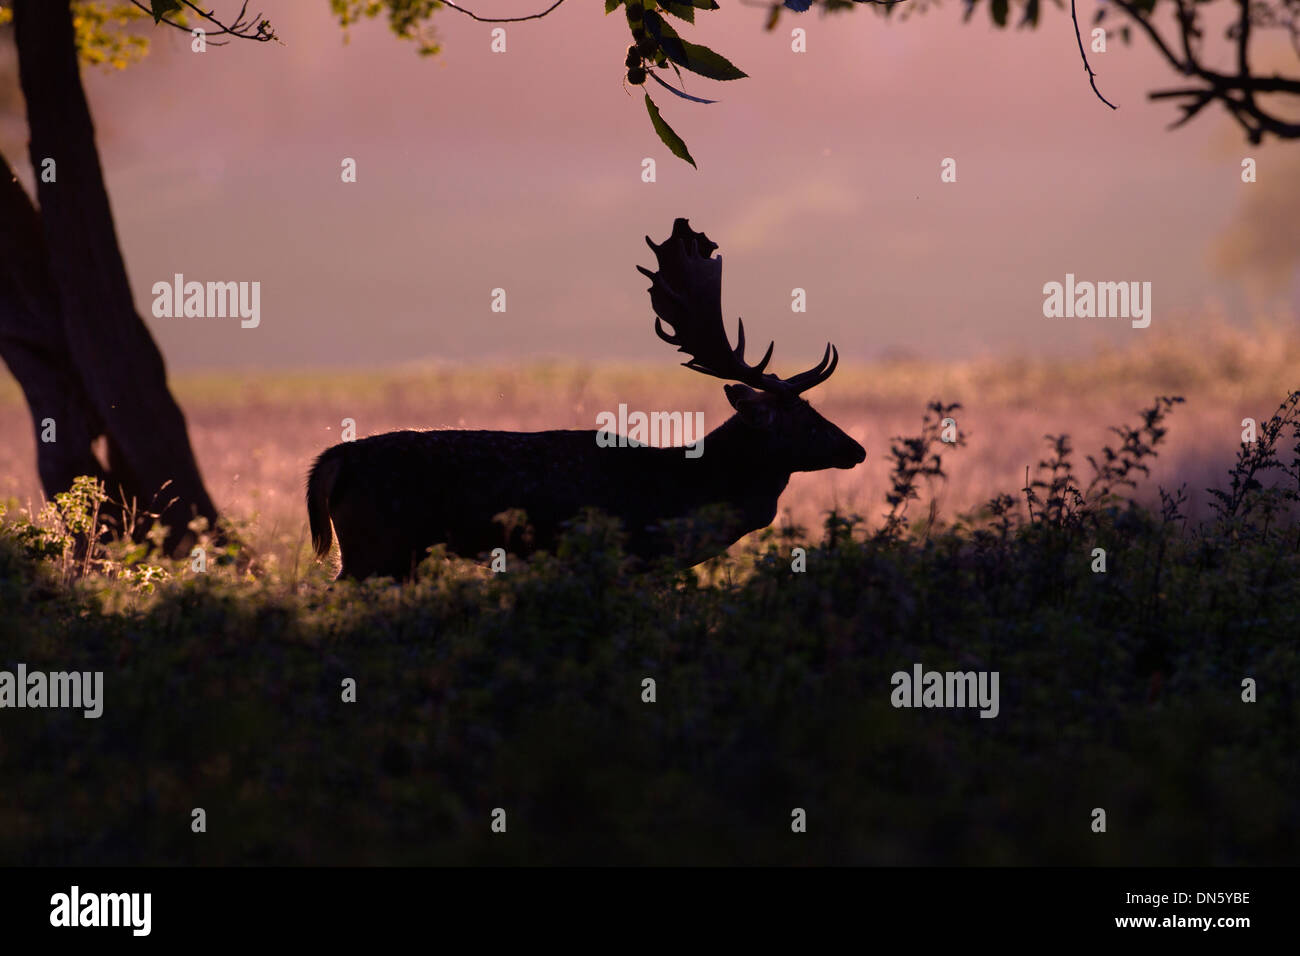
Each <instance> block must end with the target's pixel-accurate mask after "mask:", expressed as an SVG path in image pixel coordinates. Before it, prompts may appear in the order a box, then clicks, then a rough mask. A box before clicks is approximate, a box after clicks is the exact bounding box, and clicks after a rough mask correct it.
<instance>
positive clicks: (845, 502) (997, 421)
mask: <svg viewBox="0 0 1300 956" xmlns="http://www.w3.org/2000/svg"><path fill="white" fill-rule="evenodd" d="M1137 338H1138V340H1139V346H1137V347H1135V348H1134V349H1132V350H1129V351H1102V352H1098V353H1097V354H1095V355H1093V356H1091V357H1089V358H1085V359H1082V360H1078V359H1076V360H1059V361H1045V360H1030V359H1017V358H1013V357H1005V356H1001V357H989V358H985V359H977V360H971V361H966V362H956V363H948V364H932V363H925V362H915V361H898V362H891V363H885V364H877V365H857V366H855V365H851V364H847V363H841V365H840V368H839V369H838V370H837V371H836V373H835V376H834V377H833V378H832V379H831V380H830V381H829V382H827V383H826V384H824V385H822V386H819V387H818V388H817V389H816V390H815V391H814V392H812V393H810V395H809V397H810V399H811V401H812V402H813V404H814V405H815V406H816V407H817V409H818V410H819V411H821V412H822V413H823V414H824V415H825V416H826V417H827V418H829V419H830V420H831V421H833V422H835V423H836V424H838V425H840V427H842V428H843V429H844V430H845V431H847V432H848V433H849V434H850V435H851V436H852V437H853V438H855V439H857V440H858V441H859V442H861V443H862V444H863V446H864V447H865V448H866V449H867V461H866V462H865V463H864V464H863V465H861V466H860V467H858V468H856V469H854V470H853V471H852V472H851V473H845V472H823V473H820V474H812V475H795V476H794V478H793V479H792V481H791V484H790V487H789V489H788V490H787V491H786V493H785V495H784V496H783V498H782V502H781V504H782V509H783V511H785V512H788V514H789V517H790V519H791V520H793V521H795V522H796V523H798V524H801V525H805V526H811V527H816V526H818V525H819V524H820V523H821V520H822V517H823V515H824V514H825V512H826V511H827V510H828V509H829V508H831V507H836V506H838V507H839V508H841V509H842V510H847V511H858V512H860V513H861V514H863V515H865V516H868V517H869V518H871V519H872V520H875V519H877V518H878V517H879V515H880V513H881V509H882V508H883V507H884V502H885V492H886V491H887V489H888V481H889V462H888V460H887V457H888V456H887V452H888V444H889V439H890V438H891V437H892V436H895V435H904V434H911V433H913V432H914V431H915V429H916V427H917V425H918V423H919V421H920V417H921V414H922V412H923V410H924V408H925V404H926V403H927V402H928V401H930V400H932V399H941V400H943V401H945V402H959V403H961V405H962V409H961V411H960V413H959V414H958V415H957V420H958V424H959V426H960V427H961V430H962V432H963V433H965V434H966V435H967V436H968V444H967V446H966V447H965V448H963V449H961V450H960V451H957V452H954V453H953V454H952V456H951V457H950V459H949V462H948V473H949V477H948V480H947V481H946V482H945V483H943V484H942V485H939V486H936V487H934V489H933V492H934V494H935V495H936V497H937V498H938V501H939V503H940V507H941V509H942V512H943V514H945V515H947V516H948V517H949V518H952V517H954V516H956V515H957V514H959V513H962V512H964V511H967V510H969V509H971V508H974V507H977V506H978V505H980V504H982V503H983V502H985V501H986V500H988V499H989V498H991V497H993V496H994V495H995V494H998V493H1000V492H1003V491H1015V490H1016V489H1018V488H1020V487H1022V486H1023V485H1024V481H1025V468H1026V466H1036V465H1037V463H1038V462H1039V461H1040V460H1041V459H1042V458H1043V457H1044V454H1045V451H1046V449H1047V445H1046V443H1045V442H1044V440H1043V436H1044V435H1046V434H1060V433H1067V434H1069V435H1070V436H1071V437H1072V438H1073V440H1074V444H1075V447H1076V448H1078V449H1080V451H1081V453H1083V452H1088V451H1091V450H1093V449H1096V448H1098V447H1100V445H1101V443H1102V442H1104V441H1105V440H1106V439H1107V438H1108V437H1110V435H1109V431H1108V430H1109V429H1110V428H1111V427H1112V426H1114V425H1116V424H1118V423H1120V422H1124V421H1128V420H1129V419H1130V418H1131V417H1132V415H1133V414H1134V413H1135V412H1136V411H1137V409H1138V408H1140V407H1142V406H1144V405H1145V404H1146V403H1148V402H1149V401H1150V400H1151V398H1152V396H1154V395H1157V394H1165V395H1182V396H1185V397H1186V398H1187V403H1186V404H1185V405H1184V406H1182V407H1181V408H1180V409H1179V412H1178V414H1177V415H1175V416H1174V417H1173V418H1172V420H1171V421H1170V423H1169V429H1170V434H1169V438H1168V440H1167V442H1166V447H1165V449H1164V451H1163V453H1162V455H1161V457H1160V459H1159V460H1158V461H1157V462H1155V463H1154V465H1153V470H1152V475H1151V482H1150V483H1149V484H1148V485H1147V486H1145V487H1144V488H1142V489H1139V497H1142V498H1144V500H1152V499H1153V498H1154V496H1155V487H1156V485H1157V484H1161V483H1163V484H1165V485H1166V486H1175V487H1176V486H1177V485H1179V484H1180V483H1182V482H1184V481H1185V482H1187V484H1188V491H1189V496H1190V501H1189V504H1188V512H1189V514H1190V515H1191V516H1192V517H1193V518H1199V517H1203V516H1204V514H1205V508H1206V504H1207V499H1206V495H1205V494H1204V489H1205V488H1206V487H1207V486H1209V485H1210V484H1212V483H1213V482H1215V481H1218V480H1221V479H1222V477H1223V475H1224V474H1225V471H1226V469H1227V467H1228V466H1229V464H1230V463H1231V461H1232V458H1233V456H1234V455H1235V453H1236V448H1237V444H1238V442H1239V441H1240V439H1241V420H1242V419H1243V418H1245V417H1247V416H1249V417H1253V418H1255V419H1257V420H1262V419H1263V418H1265V417H1267V416H1268V415H1269V414H1270V413H1271V412H1272V411H1273V409H1274V408H1276V406H1277V404H1278V402H1279V401H1280V399H1281V397H1282V396H1284V395H1285V394H1286V393H1287V391H1288V390H1289V389H1291V388H1294V387H1296V385H1297V381H1298V380H1300V372H1298V370H1300V335H1298V334H1296V329H1295V326H1294V324H1293V323H1291V324H1286V323H1273V324H1262V325H1259V326H1257V327H1254V328H1252V329H1248V330H1240V329H1236V328H1233V327H1229V326H1225V325H1213V324H1205V325H1202V326H1199V327H1196V328H1195V329H1194V331H1193V332H1192V333H1190V334H1189V333H1188V332H1186V331H1183V332H1181V333H1178V334H1175V333H1167V334H1163V335H1162V334H1161V333H1158V332H1155V331H1152V333H1151V335H1150V336H1148V335H1146V333H1143V334H1142V336H1140V337H1137ZM174 389H175V392H176V394H177V397H178V399H179V401H180V403H181V407H182V408H183V409H184V411H185V413H186V415H187V417H188V420H189V423H190V431H191V440H192V441H193V443H194V446H195V453H196V454H197V456H198V460H199V465H200V468H201V470H202V472H203V475H204V477H205V478H206V480H207V483H208V489H209V491H210V492H211V493H212V494H213V496H214V498H215V499H216V501H217V505H218V507H219V508H221V509H222V511H223V512H225V513H226V514H228V515H230V516H232V517H233V518H236V519H238V520H240V521H241V522H245V523H246V524H247V526H248V531H249V536H250V543H251V544H253V545H254V546H255V547H257V548H258V549H259V550H260V551H263V552H266V554H267V556H268V558H269V559H271V560H275V561H279V562H281V563H284V562H288V563H289V564H291V565H292V564H293V563H294V561H295V560H297V561H298V562H299V563H300V564H302V563H305V562H306V561H307V560H308V558H309V547H308V544H307V529H306V525H307V515H306V508H305V505H304V503H303V486H304V482H305V479H306V474H307V469H308V468H309V467H310V465H311V462H312V460H313V458H314V457H315V456H316V455H318V454H319V453H320V452H321V451H323V450H324V449H325V448H327V447H328V446H330V445H332V444H334V443H336V442H337V441H338V440H339V430H340V423H341V422H342V420H343V419H344V418H352V419H354V420H355V421H356V423H357V425H356V433H357V436H358V437H362V436H364V435H368V434H375V433H379V432H383V431H388V430H391V429H396V428H443V427H450V428H500V429H517V430H522V431H534V430H542V429H547V428H595V427H596V414H597V412H600V411H602V410H614V409H616V408H617V407H618V404H619V403H620V402H624V403H626V404H627V405H628V407H629V408H633V409H637V408H639V409H646V410H650V409H665V410H669V409H675V410H683V411H685V410H690V411H695V410H701V411H703V412H704V413H705V426H706V428H713V427H716V426H717V425H719V424H721V423H722V421H724V420H725V418H726V417H728V416H729V415H730V414H731V409H730V407H729V406H728V405H727V403H726V399H725V397H724V396H723V394H722V388H721V383H720V382H718V381H717V380H715V379H709V378H706V377H705V376H702V375H698V374H696V373H694V372H690V371H687V370H686V369H683V368H680V367H678V366H675V365H673V364H671V363H668V362H657V363H655V364H654V365H653V366H645V367H617V366H614V367H591V366H579V365H559V364H542V365H530V366H524V367H522V368H514V369H495V368H470V369H463V368H454V367H448V368H409V369H396V370H388V371H384V372H374V373H357V372H341V373H325V372H305V373H304V372H290V373H275V374H271V373H258V374H239V375H234V374H223V375H212V374H210V375H200V376H181V377H179V378H178V379H177V380H176V381H175V383H174ZM0 412H2V414H0V463H2V464H0V500H4V499H6V498H13V499H16V501H17V502H18V503H19V504H26V503H27V502H29V501H30V502H31V503H33V504H34V505H37V506H39V503H40V485H39V483H38V482H37V480H36V472H35V454H34V444H33V443H34V439H33V436H32V428H31V424H30V418H29V416H28V415H27V411H26V406H25V405H24V404H23V403H22V397H21V393H20V392H19V391H18V389H17V386H16V384H15V383H14V382H13V381H12V380H5V381H3V382H0Z"/></svg>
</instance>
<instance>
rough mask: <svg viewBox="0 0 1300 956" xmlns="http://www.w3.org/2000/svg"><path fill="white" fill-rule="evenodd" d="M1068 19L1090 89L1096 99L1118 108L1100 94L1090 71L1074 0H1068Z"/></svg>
mask: <svg viewBox="0 0 1300 956" xmlns="http://www.w3.org/2000/svg"><path fill="white" fill-rule="evenodd" d="M1070 19H1071V20H1073V21H1074V38H1075V40H1077V41H1078V42H1079V56H1081V57H1082V58H1083V68H1084V69H1085V70H1087V71H1088V83H1089V85H1091V86H1092V91H1093V92H1094V93H1096V94H1097V99H1099V100H1101V101H1102V102H1103V103H1105V104H1106V105H1107V106H1109V107H1110V108H1111V109H1113V110H1117V109H1119V107H1118V106H1116V105H1115V104H1114V103H1112V102H1111V101H1110V100H1108V99H1106V97H1104V96H1102V95H1101V90H1099V89H1097V74H1096V73H1094V72H1093V71H1092V66H1091V65H1090V64H1089V63H1088V54H1087V53H1085V52H1083V36H1082V35H1081V34H1080V33H1079V15H1078V13H1076V12H1075V9H1074V0H1070Z"/></svg>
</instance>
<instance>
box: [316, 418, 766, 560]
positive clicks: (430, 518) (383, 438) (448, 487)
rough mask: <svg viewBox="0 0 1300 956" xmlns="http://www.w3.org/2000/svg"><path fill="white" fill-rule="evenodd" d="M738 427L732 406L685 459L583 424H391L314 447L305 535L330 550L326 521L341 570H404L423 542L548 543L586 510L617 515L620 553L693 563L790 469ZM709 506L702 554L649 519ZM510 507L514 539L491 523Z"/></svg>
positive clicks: (455, 549) (748, 522)
mask: <svg viewBox="0 0 1300 956" xmlns="http://www.w3.org/2000/svg"><path fill="white" fill-rule="evenodd" d="M748 430H749V429H747V428H746V427H745V426H744V425H743V424H742V423H741V422H740V421H739V418H738V416H736V417H733V418H732V419H730V420H729V421H728V422H727V423H726V424H724V425H723V426H722V427H720V428H718V429H716V430H715V431H714V432H713V433H711V434H710V435H708V436H707V438H706V440H705V447H706V448H707V449H708V452H709V453H708V454H707V455H703V456H701V457H700V458H698V459H689V458H686V457H685V456H684V455H683V454H682V449H681V448H680V447H677V448H651V447H649V446H636V445H635V444H632V445H630V446H629V447H619V448H600V447H598V446H597V444H596V434H597V433H596V432H595V431H545V432H499V431H427V432H420V431H400V432H389V433H388V434H384V435H376V436H373V437H371V438H363V439H360V440H358V441H355V442H344V443H343V444H339V445H335V446H334V447H332V448H330V449H327V450H326V451H325V452H324V453H323V454H321V456H320V457H319V458H318V459H317V460H316V464H315V466H314V467H313V468H312V472H311V476H310V478H309V480H308V491H307V501H308V514H309V517H310V519H311V529H312V541H313V543H314V545H315V547H316V552H317V554H318V555H321V556H324V555H325V554H326V553H327V552H328V551H329V546H330V531H329V526H330V520H331V519H332V520H333V524H334V530H335V531H336V532H337V534H338V540H339V550H340V551H341V552H342V554H343V568H342V571H341V575H342V576H344V577H358V578H364V577H368V576H371V575H391V576H393V577H397V578H404V577H409V576H410V574H411V571H412V568H413V567H414V565H415V564H417V563H418V562H419V561H420V560H421V559H422V558H423V557H424V555H425V553H426V552H427V550H428V548H429V546H430V545H431V544H434V543H435V542H441V543H444V544H445V545H446V546H447V550H448V551H451V552H452V553H454V554H459V555H461V556H463V557H471V558H472V557H476V556H479V555H482V554H485V553H488V552H490V551H491V550H492V549H494V548H498V547H504V548H508V549H509V550H510V551H511V552H513V553H517V554H527V553H530V552H531V551H534V550H547V551H551V550H554V546H555V543H556V540H557V539H558V537H559V534H560V532H561V530H562V527H563V523H564V522H565V521H568V520H570V519H572V518H575V517H577V516H579V515H580V514H581V512H582V510H583V509H584V508H588V507H591V508H598V509H600V510H601V511H603V512H605V513H606V514H609V515H611V516H613V517H616V518H618V519H620V520H621V522H622V524H623V529H624V532H625V533H626V535H627V550H628V552H629V553H631V554H635V555H638V556H640V557H643V558H654V557H658V556H661V555H674V554H681V555H682V556H683V557H685V559H686V560H687V561H688V562H689V563H691V564H694V563H698V562H699V561H702V560H704V559H705V558H708V557H711V556H712V555H713V554H717V553H720V552H721V551H723V550H725V549H726V548H727V547H729V546H730V545H731V544H733V543H735V542H736V541H738V540H739V539H740V538H742V537H744V536H745V535H746V534H748V533H749V532H751V531H755V530H758V529H759V528H765V527H767V526H768V525H769V524H770V523H771V522H772V519H773V518H774V517H775V516H776V510H777V500H778V498H779V497H780V495H781V492H782V491H783V490H785V486H786V484H787V483H788V482H789V480H790V472H789V471H787V470H784V469H782V468H780V467H779V466H774V465H773V464H772V463H771V462H770V461H763V460H761V458H760V457H759V456H758V455H757V454H755V451H756V444H757V443H755V442H752V441H747V440H746V439H747V438H749V437H751V436H746V435H745V434H744V432H746V431H748ZM710 505H721V506H726V507H728V508H729V509H730V514H729V515H728V517H727V519H726V521H725V522H724V523H723V525H722V526H721V527H717V526H715V527H714V528H713V530H714V531H715V532H716V537H714V538H712V539H710V546H708V547H707V548H706V550H707V553H700V551H695V552H694V553H692V552H690V551H686V552H683V548H682V545H681V543H680V542H678V541H676V540H674V539H673V536H672V534H671V532H670V531H668V530H667V529H665V528H663V527H662V523H663V522H666V521H671V520H673V519H678V518H689V517H691V516H692V515H693V514H695V513H696V512H697V511H698V510H699V509H701V508H706V507H708V506H710ZM516 508H517V509H521V510H523V512H524V513H525V514H526V515H527V519H528V526H529V536H528V538H527V539H524V538H523V537H522V536H521V535H520V534H519V533H516V534H514V535H511V536H509V537H508V535H507V526H506V524H505V523H504V522H502V521H494V520H493V519H494V518H495V517H496V516H497V515H499V514H501V513H502V512H504V511H507V510H509V509H516ZM724 539H725V540H724Z"/></svg>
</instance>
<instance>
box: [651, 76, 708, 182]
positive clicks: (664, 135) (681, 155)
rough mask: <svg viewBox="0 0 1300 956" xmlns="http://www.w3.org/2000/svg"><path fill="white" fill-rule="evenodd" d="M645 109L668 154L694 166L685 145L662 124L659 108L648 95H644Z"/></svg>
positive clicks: (670, 129)
mask: <svg viewBox="0 0 1300 956" xmlns="http://www.w3.org/2000/svg"><path fill="white" fill-rule="evenodd" d="M645 109H646V112H647V113H649V114H650V122H651V124H653V126H654V128H655V132H656V133H658V134H659V138H660V139H661V140H663V143H664V145H665V146H667V147H668V150H669V152H671V153H672V154H673V155H674V156H676V157H677V158H678V159H684V160H686V161H687V162H688V163H690V164H691V165H692V166H695V160H693V159H691V153H690V150H688V149H687V148H686V144H685V143H684V142H682V138H681V137H680V136H678V135H677V134H676V133H675V132H674V131H673V128H672V127H671V126H669V125H668V124H667V123H665V122H664V118H663V117H662V116H660V115H659V107H657V106H655V101H654V100H652V99H650V94H649V93H647V94H646V95H645ZM695 168H696V169H699V168H700V167H698V166H695Z"/></svg>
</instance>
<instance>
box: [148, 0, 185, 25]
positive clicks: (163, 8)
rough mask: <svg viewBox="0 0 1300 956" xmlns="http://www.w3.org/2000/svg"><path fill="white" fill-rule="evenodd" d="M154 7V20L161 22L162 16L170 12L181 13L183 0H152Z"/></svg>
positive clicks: (156, 22)
mask: <svg viewBox="0 0 1300 956" xmlns="http://www.w3.org/2000/svg"><path fill="white" fill-rule="evenodd" d="M151 6H152V7H153V22H154V23H155V24H158V23H161V22H162V18H163V17H165V16H167V14H169V13H179V12H180V9H181V0H151Z"/></svg>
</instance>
